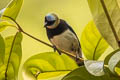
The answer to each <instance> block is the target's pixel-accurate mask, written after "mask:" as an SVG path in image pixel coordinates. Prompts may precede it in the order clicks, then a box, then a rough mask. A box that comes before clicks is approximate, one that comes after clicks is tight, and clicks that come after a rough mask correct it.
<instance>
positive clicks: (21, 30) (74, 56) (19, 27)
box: [3, 15, 84, 62]
mask: <svg viewBox="0 0 120 80" xmlns="http://www.w3.org/2000/svg"><path fill="white" fill-rule="evenodd" d="M3 16H4V17H7V18H9V19H11V20H12V21H13V22H15V23H16V25H17V26H18V30H19V31H20V32H22V33H24V34H25V35H27V36H29V37H31V38H33V39H34V40H36V41H38V42H40V43H43V44H44V45H46V46H49V47H51V48H53V49H54V46H53V45H50V44H48V43H46V42H44V41H42V40H40V39H38V38H36V37H34V36H32V35H30V34H29V33H27V32H25V31H24V30H23V29H22V28H21V26H20V25H19V24H18V23H17V22H16V21H15V20H14V19H13V18H11V17H9V16H5V15H3ZM57 50H58V51H60V52H62V53H64V54H67V55H69V56H71V57H73V58H76V55H74V54H71V53H69V52H66V51H64V50H61V49H57ZM79 60H80V61H81V62H83V61H84V59H83V58H79Z"/></svg>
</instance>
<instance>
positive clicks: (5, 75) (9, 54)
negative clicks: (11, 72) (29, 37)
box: [5, 32, 18, 80]
mask: <svg viewBox="0 0 120 80" xmlns="http://www.w3.org/2000/svg"><path fill="white" fill-rule="evenodd" d="M17 34H18V32H17V33H16V34H15V36H14V39H13V42H12V45H11V49H10V54H9V57H8V62H7V67H6V71H5V80H7V71H8V67H9V63H10V59H11V55H12V50H13V46H14V43H15V39H16V36H17Z"/></svg>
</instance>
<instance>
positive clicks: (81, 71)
mask: <svg viewBox="0 0 120 80" xmlns="http://www.w3.org/2000/svg"><path fill="white" fill-rule="evenodd" d="M104 70H105V71H107V70H108V69H107V68H105V69H104ZM62 80H119V78H118V77H114V76H112V75H110V74H109V73H107V72H106V73H105V74H104V75H103V76H93V75H91V74H90V73H89V72H87V70H86V69H85V67H84V66H82V67H80V68H78V69H76V70H74V71H72V72H71V73H69V74H67V75H66V76H65V77H64V78H63V79H62Z"/></svg>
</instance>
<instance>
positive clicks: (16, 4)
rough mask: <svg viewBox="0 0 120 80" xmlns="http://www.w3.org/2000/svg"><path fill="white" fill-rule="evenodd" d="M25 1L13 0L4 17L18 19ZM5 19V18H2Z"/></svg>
mask: <svg viewBox="0 0 120 80" xmlns="http://www.w3.org/2000/svg"><path fill="white" fill-rule="evenodd" d="M22 3H23V0H12V1H11V2H10V3H9V5H8V6H7V7H6V9H5V11H4V13H3V15H6V16H9V17H11V18H13V19H16V17H17V15H18V13H19V11H20V8H21V6H22ZM2 18H4V17H2Z"/></svg>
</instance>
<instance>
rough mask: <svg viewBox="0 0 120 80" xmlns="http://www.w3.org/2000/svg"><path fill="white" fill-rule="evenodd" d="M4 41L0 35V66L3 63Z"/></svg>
mask: <svg viewBox="0 0 120 80" xmlns="http://www.w3.org/2000/svg"><path fill="white" fill-rule="evenodd" d="M4 55H5V43H4V39H3V37H2V36H1V35H0V66H1V65H2V64H3V63H4V57H5V56H4Z"/></svg>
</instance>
